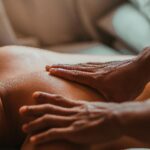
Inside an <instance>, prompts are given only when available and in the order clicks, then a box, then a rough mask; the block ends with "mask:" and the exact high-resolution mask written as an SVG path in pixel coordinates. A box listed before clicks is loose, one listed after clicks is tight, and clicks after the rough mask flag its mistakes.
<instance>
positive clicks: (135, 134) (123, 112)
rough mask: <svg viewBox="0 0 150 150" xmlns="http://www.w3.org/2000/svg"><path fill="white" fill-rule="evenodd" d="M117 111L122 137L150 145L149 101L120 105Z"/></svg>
mask: <svg viewBox="0 0 150 150" xmlns="http://www.w3.org/2000/svg"><path fill="white" fill-rule="evenodd" d="M119 111H120V113H119V114H120V115H119V121H120V123H121V126H122V130H123V132H124V135H126V136H129V137H132V138H135V139H137V140H140V141H141V142H144V143H150V134H149V133H150V100H149V101H147V102H142V103H140V102H132V103H124V104H121V105H120V110H119Z"/></svg>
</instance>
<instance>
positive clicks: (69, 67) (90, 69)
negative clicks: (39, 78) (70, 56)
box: [46, 64, 93, 72]
mask: <svg viewBox="0 0 150 150" xmlns="http://www.w3.org/2000/svg"><path fill="white" fill-rule="evenodd" d="M53 68H62V69H66V70H76V71H85V72H93V67H92V66H87V65H85V66H83V65H82V64H78V65H52V66H46V71H51V69H53Z"/></svg>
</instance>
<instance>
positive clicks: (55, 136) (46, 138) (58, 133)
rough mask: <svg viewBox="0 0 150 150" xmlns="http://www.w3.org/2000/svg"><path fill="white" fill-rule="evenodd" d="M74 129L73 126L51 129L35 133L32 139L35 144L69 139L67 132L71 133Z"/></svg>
mask: <svg viewBox="0 0 150 150" xmlns="http://www.w3.org/2000/svg"><path fill="white" fill-rule="evenodd" d="M72 130H73V129H72V128H71V127H67V128H56V129H55V128H53V129H49V130H48V131H45V132H43V133H40V134H37V135H33V136H32V137H31V138H30V141H31V142H32V143H35V144H42V143H46V142H50V141H53V140H61V139H67V134H69V133H71V131H72Z"/></svg>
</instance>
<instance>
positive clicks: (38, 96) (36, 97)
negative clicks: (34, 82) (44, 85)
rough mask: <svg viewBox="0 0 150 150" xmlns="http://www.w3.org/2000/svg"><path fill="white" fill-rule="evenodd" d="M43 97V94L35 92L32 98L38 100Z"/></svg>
mask: <svg viewBox="0 0 150 150" xmlns="http://www.w3.org/2000/svg"><path fill="white" fill-rule="evenodd" d="M41 95H42V93H41V92H38V91H37V92H34V93H33V95H32V97H33V98H34V99H38V98H40V97H41Z"/></svg>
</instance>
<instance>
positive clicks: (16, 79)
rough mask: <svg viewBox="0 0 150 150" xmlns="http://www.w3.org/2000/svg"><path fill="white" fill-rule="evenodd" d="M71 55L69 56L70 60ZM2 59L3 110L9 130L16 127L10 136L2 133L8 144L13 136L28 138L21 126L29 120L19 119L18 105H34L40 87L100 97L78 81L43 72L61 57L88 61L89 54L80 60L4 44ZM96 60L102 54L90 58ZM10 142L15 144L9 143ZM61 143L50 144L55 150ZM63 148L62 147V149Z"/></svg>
mask: <svg viewBox="0 0 150 150" xmlns="http://www.w3.org/2000/svg"><path fill="white" fill-rule="evenodd" d="M68 56H69V59H67V58H68ZM0 58H1V62H0V69H1V74H0V80H1V89H2V90H0V94H1V99H2V103H3V106H4V108H5V109H4V110H5V114H4V113H3V116H2V117H4V118H6V117H5V116H4V115H6V116H7V119H8V120H7V121H9V122H8V124H6V125H8V126H7V127H8V128H7V129H10V130H11V129H13V130H11V131H10V132H11V134H10V133H9V135H8V134H7V133H5V132H4V133H3V137H5V138H6V139H8V140H7V142H8V143H9V142H10V141H11V140H12V139H15V140H16V141H17V142H16V141H13V140H12V141H13V144H15V145H18V144H21V143H22V142H23V140H22V139H24V138H25V135H23V133H22V132H21V125H22V123H23V122H25V121H27V120H23V119H22V118H20V116H19V113H18V110H19V107H21V106H22V105H32V104H35V102H34V101H33V99H32V93H33V92H35V91H37V90H38V91H39V90H40V91H44V92H50V93H55V94H60V95H62V96H66V97H67V98H71V99H86V100H91V99H92V100H94V101H98V100H100V98H101V96H100V95H98V94H97V93H96V92H94V91H92V90H91V89H88V88H86V87H83V86H79V85H78V84H75V83H70V82H68V81H67V82H66V81H65V80H62V79H58V78H55V77H49V75H48V74H47V73H46V72H45V71H44V67H45V65H46V64H52V63H60V60H62V59H63V61H64V63H71V62H72V61H74V62H76V63H77V62H78V61H81V62H86V61H88V60H89V57H87V56H85V57H83V56H82V57H81V58H80V59H79V56H71V57H70V55H60V54H56V53H52V52H44V51H40V50H37V51H36V49H33V50H32V49H29V50H28V48H24V47H5V48H1V51H0ZM69 60H71V61H69ZM75 60H77V61H75ZM94 60H95V61H98V60H100V57H92V58H91V61H94ZM39 62H40V63H39ZM42 85H43V86H42ZM62 89H63V90H62ZM64 89H66V92H64ZM66 93H67V95H66ZM1 109H2V107H1ZM10 118H11V120H10ZM6 125H5V126H6ZM1 129H3V128H1ZM2 131H3V130H2ZM5 131H6V130H5ZM0 132H1V131H0ZM14 132H15V134H14ZM10 135H11V137H10ZM18 137H19V140H20V139H21V140H20V141H19V140H18ZM21 137H22V138H21ZM9 139H10V140H9ZM0 141H1V140H0ZM9 144H12V143H11V142H10V143H9ZM59 144H60V143H59V142H58V143H52V145H48V146H52V147H53V149H54V150H55V149H57V148H58V145H59ZM27 145H29V146H30V148H31V147H32V148H31V149H36V148H35V147H34V146H33V145H31V144H30V143H29V142H28V141H27V143H25V144H24V147H26V146H27ZM67 145H68V143H66V145H64V144H63V147H64V149H65V148H66V147H65V146H67ZM69 145H70V144H69ZM44 146H46V145H44ZM44 146H43V147H41V149H42V148H43V149H44ZM55 146H56V147H55ZM60 147H61V145H60ZM63 147H61V148H62V150H63ZM71 148H72V147H70V148H69V150H70V149H71ZM71 150H72V149H71Z"/></svg>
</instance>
